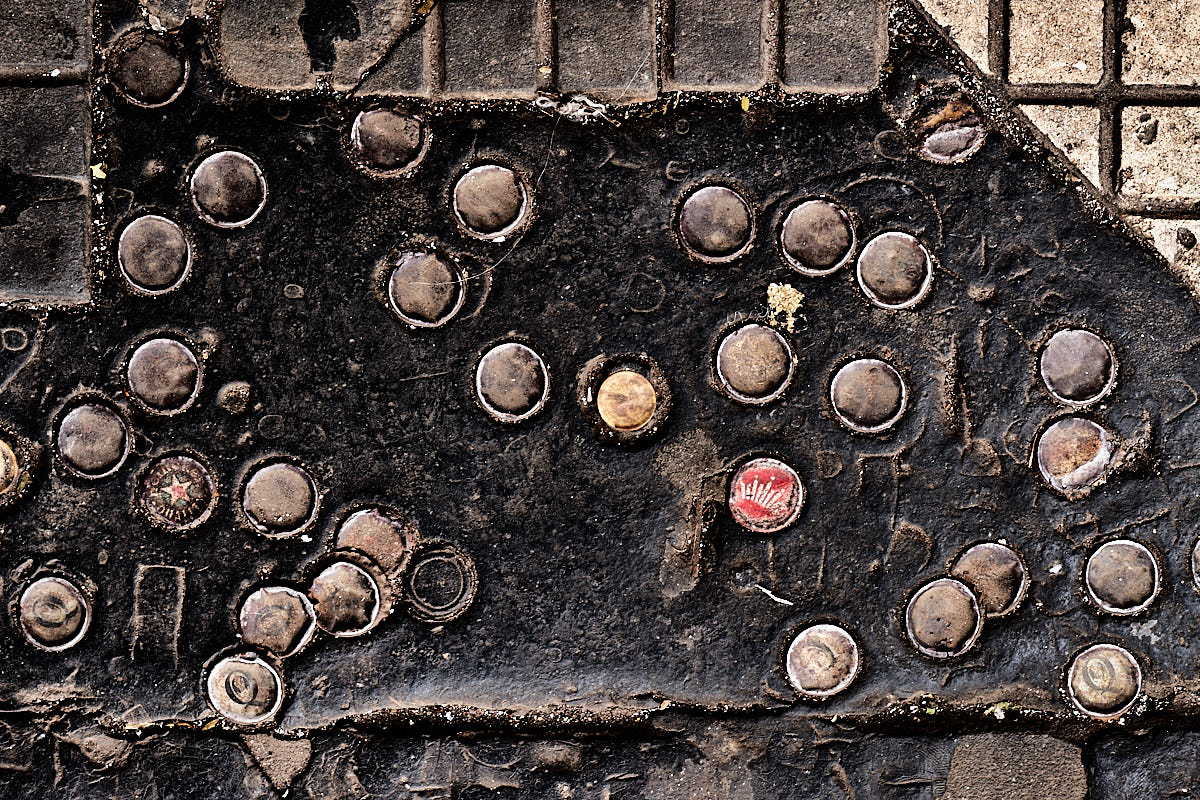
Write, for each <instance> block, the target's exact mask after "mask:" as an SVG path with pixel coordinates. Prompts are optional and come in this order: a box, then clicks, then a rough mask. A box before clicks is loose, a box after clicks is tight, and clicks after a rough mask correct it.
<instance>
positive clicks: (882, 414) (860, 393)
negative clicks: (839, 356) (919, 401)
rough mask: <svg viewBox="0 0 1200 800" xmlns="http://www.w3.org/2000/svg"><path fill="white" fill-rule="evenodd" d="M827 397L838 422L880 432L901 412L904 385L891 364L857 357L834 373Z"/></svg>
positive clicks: (905, 394) (905, 398) (860, 430)
mask: <svg viewBox="0 0 1200 800" xmlns="http://www.w3.org/2000/svg"><path fill="white" fill-rule="evenodd" d="M829 399H830V402H831V404H832V405H833V412H834V415H835V416H836V417H837V418H838V421H839V422H841V423H842V424H843V425H845V426H846V427H847V428H849V429H850V430H852V431H855V432H857V433H881V432H883V431H886V430H887V429H888V428H891V427H892V426H893V425H895V424H896V423H897V422H899V421H900V417H902V416H903V415H904V410H905V407H906V406H907V404H908V388H907V387H906V386H905V385H904V379H903V378H902V377H901V376H900V373H899V372H898V371H897V370H896V368H895V367H893V366H892V365H891V364H889V363H887V362H886V361H883V360H881V359H878V358H859V359H855V360H854V361H851V362H849V363H847V364H845V365H843V366H842V367H841V368H840V369H839V370H838V371H837V372H836V373H834V376H833V380H832V381H830V383H829Z"/></svg>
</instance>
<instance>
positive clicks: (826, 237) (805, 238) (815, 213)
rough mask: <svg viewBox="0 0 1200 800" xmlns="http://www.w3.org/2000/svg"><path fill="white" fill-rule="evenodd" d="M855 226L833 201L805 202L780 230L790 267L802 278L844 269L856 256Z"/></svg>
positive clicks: (785, 255) (793, 212)
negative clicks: (853, 254)
mask: <svg viewBox="0 0 1200 800" xmlns="http://www.w3.org/2000/svg"><path fill="white" fill-rule="evenodd" d="M854 242H855V236H854V225H853V223H852V222H851V221H850V215H849V214H847V213H846V212H845V210H844V209H842V208H841V206H839V205H837V204H836V203H833V202H831V201H829V200H820V199H816V200H805V201H804V202H802V203H800V204H799V205H798V206H796V207H795V208H793V209H792V210H791V211H789V212H788V215H787V216H786V217H785V218H784V220H783V225H782V226H781V227H780V229H779V246H780V249H781V250H782V251H783V257H784V259H785V260H786V261H787V263H788V264H789V265H791V267H792V268H793V269H795V270H796V271H797V272H799V273H800V274H802V275H808V276H811V277H820V276H823V275H830V274H832V273H834V272H836V271H837V270H839V269H841V268H842V267H844V266H845V265H846V264H847V262H849V261H850V255H851V254H852V253H853V252H854Z"/></svg>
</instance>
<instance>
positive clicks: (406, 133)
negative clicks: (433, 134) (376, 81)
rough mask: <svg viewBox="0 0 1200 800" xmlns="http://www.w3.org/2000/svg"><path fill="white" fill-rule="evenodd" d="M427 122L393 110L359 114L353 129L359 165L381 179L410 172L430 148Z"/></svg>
mask: <svg viewBox="0 0 1200 800" xmlns="http://www.w3.org/2000/svg"><path fill="white" fill-rule="evenodd" d="M428 144H429V141H428V133H427V131H426V127H425V122H424V120H422V119H421V118H420V117H419V116H417V115H415V114H406V113H404V112H401V111H396V110H395V109H390V108H376V109H371V110H368V111H363V112H360V113H359V115H358V116H357V117H355V118H354V124H353V125H351V127H350V147H351V149H352V150H353V152H354V154H355V156H357V158H358V160H359V162H360V163H361V164H362V165H363V166H364V167H366V168H367V169H368V170H369V171H370V172H373V173H375V174H378V175H398V174H401V173H404V172H407V171H409V170H411V169H412V168H413V167H415V166H416V165H417V162H419V161H420V160H421V158H422V157H423V156H424V155H425V151H426V149H427V148H428Z"/></svg>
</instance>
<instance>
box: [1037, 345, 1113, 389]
mask: <svg viewBox="0 0 1200 800" xmlns="http://www.w3.org/2000/svg"><path fill="white" fill-rule="evenodd" d="M1039 368H1040V370H1039V371H1040V372H1041V375H1042V382H1043V383H1044V384H1045V385H1046V389H1047V390H1048V391H1049V392H1050V394H1051V395H1053V397H1054V399H1055V400H1058V401H1059V402H1060V403H1064V404H1066V405H1070V406H1076V407H1078V406H1085V405H1089V404H1091V403H1094V402H1096V401H1097V400H1100V399H1101V398H1103V397H1104V396H1105V395H1107V394H1108V393H1109V391H1111V390H1112V387H1113V383H1114V382H1115V381H1116V377H1117V375H1116V359H1115V358H1114V357H1113V352H1112V348H1111V347H1110V346H1109V345H1108V342H1106V341H1104V340H1103V339H1101V338H1100V337H1099V336H1097V335H1096V334H1094V333H1092V332H1091V331H1086V330H1081V329H1079V328H1072V329H1070V330H1063V331H1059V332H1058V333H1056V334H1054V335H1053V336H1051V337H1050V339H1049V341H1047V342H1046V346H1045V347H1044V348H1043V349H1042V355H1041V359H1040V360H1039Z"/></svg>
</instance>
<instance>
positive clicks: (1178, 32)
mask: <svg viewBox="0 0 1200 800" xmlns="http://www.w3.org/2000/svg"><path fill="white" fill-rule="evenodd" d="M1126 15H1127V18H1128V23H1127V25H1126V26H1125V28H1124V37H1123V39H1122V44H1123V45H1124V48H1123V50H1124V57H1123V59H1122V61H1123V63H1122V74H1121V77H1122V79H1123V80H1124V81H1125V82H1126V83H1171V84H1180V83H1183V84H1196V83H1198V82H1200V2H1197V0H1171V2H1164V1H1163V0H1127V2H1126Z"/></svg>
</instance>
